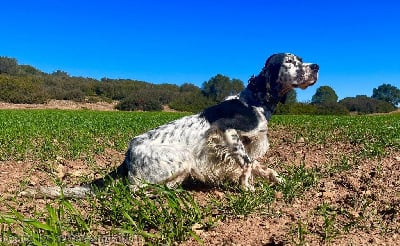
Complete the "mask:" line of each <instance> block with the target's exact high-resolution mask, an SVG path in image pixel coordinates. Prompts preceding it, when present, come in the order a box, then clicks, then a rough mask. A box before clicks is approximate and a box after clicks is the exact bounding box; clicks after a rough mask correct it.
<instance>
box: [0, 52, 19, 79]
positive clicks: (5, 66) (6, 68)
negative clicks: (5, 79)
mask: <svg viewBox="0 0 400 246" xmlns="http://www.w3.org/2000/svg"><path fill="white" fill-rule="evenodd" d="M18 71H19V68H18V62H17V59H15V58H8V57H5V56H0V74H2V73H6V74H9V75H17V74H18Z"/></svg>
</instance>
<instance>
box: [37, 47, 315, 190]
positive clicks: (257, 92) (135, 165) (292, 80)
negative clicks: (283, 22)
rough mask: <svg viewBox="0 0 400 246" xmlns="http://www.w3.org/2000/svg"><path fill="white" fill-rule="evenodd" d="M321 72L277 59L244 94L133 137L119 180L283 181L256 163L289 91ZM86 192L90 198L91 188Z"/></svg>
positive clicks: (295, 60) (293, 59)
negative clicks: (281, 102)
mask: <svg viewBox="0 0 400 246" xmlns="http://www.w3.org/2000/svg"><path fill="white" fill-rule="evenodd" d="M318 70H319V67H318V65H316V64H311V63H308V64H306V63H303V62H302V60H301V58H299V57H297V56H295V55H293V54H288V53H280V54H275V55H272V56H271V57H269V58H268V60H267V61H266V64H265V66H264V68H263V69H262V71H261V72H260V74H259V75H257V76H252V77H251V78H250V80H249V84H248V86H247V88H246V89H245V90H244V91H242V92H241V93H240V94H238V95H236V96H231V97H228V98H227V99H226V100H225V101H223V102H221V103H220V104H218V105H216V106H213V107H210V108H207V109H205V110H204V111H203V112H201V113H199V114H196V115H192V116H187V117H183V118H181V119H178V120H176V121H173V122H171V123H169V124H166V125H163V126H160V127H158V128H156V129H154V130H151V131H149V132H146V133H144V134H142V135H139V136H136V137H135V138H133V139H132V140H131V142H130V144H129V147H128V151H127V153H126V158H125V161H124V162H123V163H122V165H121V166H120V167H119V170H118V173H117V174H118V176H124V175H127V176H128V178H129V181H130V184H131V186H132V188H135V187H138V186H141V185H143V184H145V183H157V184H167V185H168V186H176V185H179V184H181V183H182V182H183V181H184V180H186V179H187V178H188V177H191V178H193V179H197V180H200V181H202V182H205V183H209V184H218V183H220V182H222V181H224V180H227V179H230V180H233V181H236V182H238V183H240V185H241V186H242V187H243V188H245V189H250V190H252V189H253V186H252V177H253V175H256V176H260V177H262V178H264V179H267V180H269V181H270V182H271V183H279V182H281V181H282V179H281V178H280V177H279V176H278V174H277V173H276V172H275V171H274V170H272V169H270V168H267V167H265V166H264V165H261V164H260V163H259V162H258V161H257V159H258V158H260V157H262V156H263V155H264V154H265V153H266V152H267V151H268V149H269V143H268V138H267V129H268V120H269V119H270V117H271V115H272V113H273V112H274V110H275V108H276V106H277V104H278V103H279V102H280V101H281V100H282V99H283V98H284V97H285V94H286V93H287V92H288V91H289V90H290V89H292V88H302V89H305V88H306V87H307V86H309V85H313V84H314V83H315V82H316V80H317V77H318ZM111 176H112V177H115V176H117V175H116V173H115V172H114V175H111ZM98 181H99V180H97V181H95V182H94V184H95V185H98V184H101V182H98ZM76 188H77V187H75V188H72V189H76ZM82 189H83V191H86V194H87V193H90V186H87V187H82ZM42 192H43V190H42ZM73 192H77V191H72V193H73ZM64 193H65V192H64ZM80 194H85V192H82V191H81V193H80Z"/></svg>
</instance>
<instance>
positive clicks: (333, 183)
mask: <svg viewBox="0 0 400 246" xmlns="http://www.w3.org/2000/svg"><path fill="white" fill-rule="evenodd" d="M69 103H70V102H68V103H67V102H66V104H69ZM56 104H57V106H54V108H59V109H61V106H62V104H63V103H62V102H57V103H56ZM1 105H3V106H1ZM1 105H0V107H3V108H4V104H1ZM69 105H71V104H69ZM74 105H75V104H74ZM84 105H86V106H84ZM96 105H97V104H96ZM30 106H31V105H30ZM14 107H15V108H18V106H15V105H14V106H13V107H11V106H10V107H9V108H14ZM41 107H43V105H41V106H38V108H41ZM66 107H68V109H73V108H74V107H75V106H73V107H71V106H68V105H67V106H66ZM76 107H77V108H76V109H84V108H83V107H86V108H85V109H88V108H87V104H83V105H80V106H76ZM107 107H109V110H113V107H112V109H111V105H109V106H107ZM107 107H106V106H105V108H107ZM6 108H7V107H6ZM21 108H24V106H21ZM25 108H27V107H26V106H25ZM63 109H65V108H63ZM90 109H94V108H90ZM104 110H106V109H104ZM270 140H271V150H270V151H269V152H268V154H267V155H266V156H265V157H264V159H263V160H262V161H263V162H264V163H266V164H267V165H269V166H270V167H273V168H274V169H276V170H277V171H279V172H281V173H282V172H283V173H284V170H285V169H284V168H283V166H284V165H301V164H304V165H305V166H306V167H307V168H317V169H319V170H320V173H322V174H323V175H322V176H321V177H320V178H319V180H318V183H317V185H315V186H313V187H312V188H310V189H309V190H307V191H306V192H305V193H304V194H302V195H301V196H300V197H297V198H295V199H294V200H293V201H291V202H285V201H283V199H281V198H279V197H277V199H276V200H275V201H274V202H273V204H271V206H270V209H269V210H268V211H267V212H265V213H256V214H252V215H250V216H247V217H227V219H224V220H222V221H220V222H218V223H217V224H216V226H215V227H213V228H211V229H209V230H196V233H197V234H198V235H199V237H200V238H201V239H202V240H203V242H204V244H205V245H326V244H332V245H334V244H336V245H399V244H400V236H399V234H400V151H399V150H387V152H388V153H387V155H385V156H382V157H374V158H372V157H364V156H360V155H359V154H357V153H360V149H361V148H362V146H357V145H353V144H350V143H345V142H343V143H337V142H334V143H333V142H327V143H324V144H315V143H310V142H308V140H307V139H302V138H299V139H293V135H291V134H290V133H289V132H287V131H280V130H279V129H277V130H276V131H271V132H270ZM123 158H124V153H122V152H118V151H115V150H111V149H108V150H106V151H105V152H104V153H102V154H100V155H96V156H94V157H93V159H91V160H90V161H87V160H64V159H57V160H51V161H33V160H27V161H2V162H0V180H1V182H0V196H1V198H6V199H10V198H12V197H14V196H15V194H17V193H18V192H19V191H20V190H21V189H23V188H24V187H26V186H39V185H43V186H48V185H54V184H55V180H62V181H63V183H64V184H67V185H76V184H79V183H80V182H81V181H82V180H88V179H94V178H97V177H100V176H101V175H103V174H104V173H106V172H107V170H110V169H111V168H112V167H115V166H117V165H119V164H120V162H121V161H122V160H123ZM192 194H193V195H194V197H195V199H197V200H198V201H199V203H204V202H205V201H206V200H207V199H209V196H214V197H217V198H221V199H222V198H223V197H224V196H225V195H226V191H224V190H220V189H211V190H207V191H192ZM11 204H13V205H15V207H18V209H19V211H20V212H21V213H24V214H28V215H29V214H32V213H33V211H36V210H38V209H40V208H41V207H44V205H45V201H43V200H41V199H38V200H29V199H24V200H23V201H16V202H15V203H11ZM7 211H8V208H7V207H6V206H5V205H4V204H3V203H1V204H0V212H7ZM183 245H198V242H197V241H195V240H194V239H190V240H188V241H187V242H184V243H183Z"/></svg>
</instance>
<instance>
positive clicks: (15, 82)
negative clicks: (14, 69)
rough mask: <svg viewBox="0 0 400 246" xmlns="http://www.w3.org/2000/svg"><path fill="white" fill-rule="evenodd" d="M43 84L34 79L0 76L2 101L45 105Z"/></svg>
mask: <svg viewBox="0 0 400 246" xmlns="http://www.w3.org/2000/svg"><path fill="white" fill-rule="evenodd" d="M48 99H49V97H48V95H47V93H46V92H45V90H44V87H43V82H42V81H40V80H39V79H37V78H34V77H13V76H8V75H2V76H0V100H1V101H5V102H9V103H28V104H31V103H45V102H46V101H47V100H48Z"/></svg>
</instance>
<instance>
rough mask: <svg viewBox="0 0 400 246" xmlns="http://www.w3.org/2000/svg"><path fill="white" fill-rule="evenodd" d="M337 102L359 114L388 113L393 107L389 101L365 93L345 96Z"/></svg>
mask: <svg viewBox="0 0 400 246" xmlns="http://www.w3.org/2000/svg"><path fill="white" fill-rule="evenodd" d="M339 104H341V105H343V106H345V107H346V108H347V110H349V111H350V112H357V113H359V114H371V113H388V112H391V111H393V110H394V109H395V107H394V106H393V105H392V104H391V103H388V102H386V101H383V100H378V99H375V98H371V97H367V96H365V95H358V96H356V97H346V98H344V99H342V100H340V102H339Z"/></svg>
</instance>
